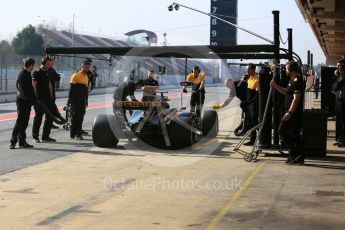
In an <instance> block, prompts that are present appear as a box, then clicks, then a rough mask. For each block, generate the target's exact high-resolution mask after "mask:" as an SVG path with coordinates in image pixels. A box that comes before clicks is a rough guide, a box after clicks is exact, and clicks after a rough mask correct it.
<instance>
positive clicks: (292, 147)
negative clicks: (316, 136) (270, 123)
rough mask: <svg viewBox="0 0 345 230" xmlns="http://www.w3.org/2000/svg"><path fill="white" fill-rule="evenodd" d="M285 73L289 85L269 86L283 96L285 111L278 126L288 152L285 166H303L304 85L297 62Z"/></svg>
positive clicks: (292, 62) (290, 65) (272, 83)
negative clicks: (288, 79) (288, 78)
mask: <svg viewBox="0 0 345 230" xmlns="http://www.w3.org/2000/svg"><path fill="white" fill-rule="evenodd" d="M286 72H287V74H288V75H289V76H290V81H289V85H288V87H287V88H284V87H282V86H280V85H278V84H277V83H276V82H275V81H272V82H271V86H272V87H273V88H274V89H276V90H277V91H278V92H279V93H281V94H284V95H285V111H286V113H285V114H284V116H283V118H282V122H281V123H280V126H279V134H280V136H281V137H282V139H283V140H284V142H285V143H286V145H287V148H288V150H289V158H288V159H287V161H286V163H287V164H301V165H303V164H304V154H303V149H302V140H301V128H302V118H303V97H304V84H303V77H302V75H301V74H300V71H299V66H298V63H297V62H294V61H291V62H289V63H288V64H287V66H286Z"/></svg>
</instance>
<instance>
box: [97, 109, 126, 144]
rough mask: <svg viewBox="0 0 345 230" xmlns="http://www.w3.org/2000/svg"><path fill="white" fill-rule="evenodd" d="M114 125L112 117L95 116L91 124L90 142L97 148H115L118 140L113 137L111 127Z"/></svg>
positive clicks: (113, 117)
mask: <svg viewBox="0 0 345 230" xmlns="http://www.w3.org/2000/svg"><path fill="white" fill-rule="evenodd" d="M114 124H115V116H114V115H106V114H101V115H97V117H96V118H95V120H94V121H93V124H92V140H93V143H94V144H95V145H96V146H98V147H108V148H109V147H115V146H116V145H117V143H118V142H119V140H118V139H117V138H116V137H115V134H114V129H113V128H112V126H113V125H114Z"/></svg>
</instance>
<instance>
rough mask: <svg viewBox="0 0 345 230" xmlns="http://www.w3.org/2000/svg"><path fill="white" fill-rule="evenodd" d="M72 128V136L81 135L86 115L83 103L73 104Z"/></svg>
mask: <svg viewBox="0 0 345 230" xmlns="http://www.w3.org/2000/svg"><path fill="white" fill-rule="evenodd" d="M71 110H72V111H71V114H72V117H71V130H70V137H75V136H81V131H82V126H83V121H84V115H85V105H83V104H74V103H72V104H71Z"/></svg>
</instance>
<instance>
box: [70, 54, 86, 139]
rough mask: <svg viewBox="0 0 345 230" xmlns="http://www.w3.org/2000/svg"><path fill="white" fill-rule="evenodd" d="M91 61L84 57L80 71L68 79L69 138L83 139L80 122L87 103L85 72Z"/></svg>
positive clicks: (81, 122)
mask: <svg viewBox="0 0 345 230" xmlns="http://www.w3.org/2000/svg"><path fill="white" fill-rule="evenodd" d="M90 67H91V62H90V60H89V59H86V60H85V61H84V62H83V66H82V68H81V70H80V71H78V72H76V73H74V74H73V75H72V76H71V80H70V86H71V87H70V91H69V103H70V104H71V110H72V118H71V129H70V138H71V139H76V140H83V137H82V124H83V120H84V115H85V110H86V108H87V105H88V84H89V77H88V75H87V73H88V72H89V71H90Z"/></svg>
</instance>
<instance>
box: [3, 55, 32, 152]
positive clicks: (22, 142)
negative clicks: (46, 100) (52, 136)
mask: <svg viewBox="0 0 345 230" xmlns="http://www.w3.org/2000/svg"><path fill="white" fill-rule="evenodd" d="M34 65H35V60H34V59H32V58H27V59H25V61H24V69H23V70H22V71H21V72H20V73H19V76H18V80H17V83H16V86H17V100H16V103H17V114H18V116H17V120H16V124H15V125H14V128H13V132H12V137H11V141H10V142H11V144H10V146H9V148H10V149H14V148H15V146H16V143H17V141H18V139H19V148H33V146H32V145H29V144H28V143H27V142H26V128H27V127H28V124H29V119H30V112H31V106H32V105H33V104H34V102H35V101H36V96H35V92H34V89H33V87H32V78H31V72H32V70H33V69H34Z"/></svg>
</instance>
